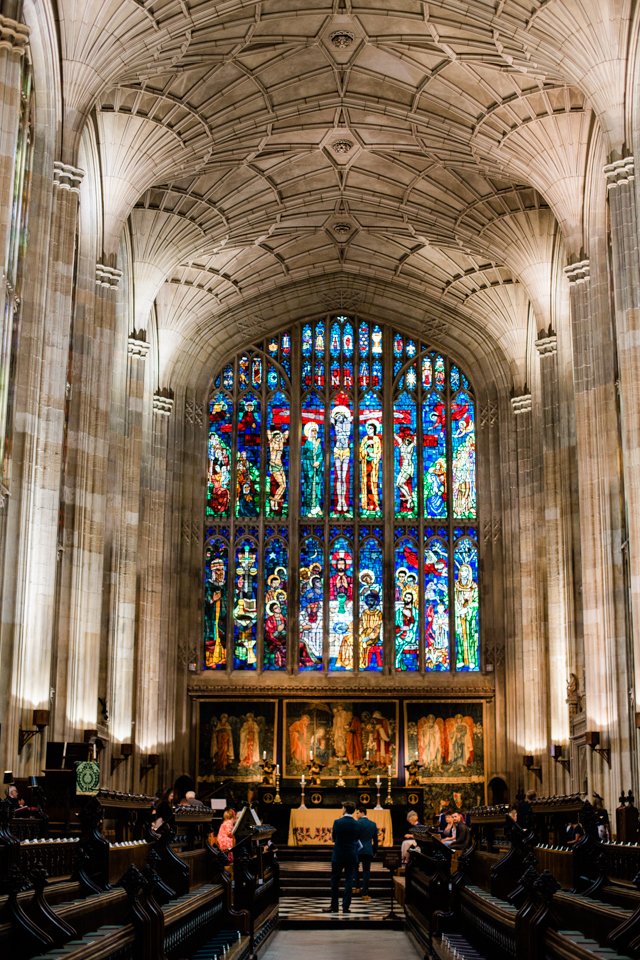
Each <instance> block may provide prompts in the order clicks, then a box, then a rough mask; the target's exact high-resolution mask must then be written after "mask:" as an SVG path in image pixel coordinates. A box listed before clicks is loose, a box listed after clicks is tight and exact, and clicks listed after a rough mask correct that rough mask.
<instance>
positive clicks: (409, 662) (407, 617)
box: [394, 536, 419, 672]
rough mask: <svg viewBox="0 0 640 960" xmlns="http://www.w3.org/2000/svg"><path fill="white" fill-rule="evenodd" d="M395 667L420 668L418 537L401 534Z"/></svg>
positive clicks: (397, 564) (398, 542)
mask: <svg viewBox="0 0 640 960" xmlns="http://www.w3.org/2000/svg"><path fill="white" fill-rule="evenodd" d="M394 619H395V657H394V660H395V669H396V670H398V671H403V672H404V671H415V670H418V668H419V639H418V637H419V588H418V547H417V543H416V541H415V540H414V539H413V538H411V537H407V536H399V537H398V538H397V540H396V548H395V617H394Z"/></svg>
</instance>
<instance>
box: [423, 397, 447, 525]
mask: <svg viewBox="0 0 640 960" xmlns="http://www.w3.org/2000/svg"><path fill="white" fill-rule="evenodd" d="M422 441H423V445H424V453H423V458H424V459H423V471H424V514H425V517H437V518H441V517H446V515H447V418H446V405H445V403H444V401H443V399H442V397H441V395H440V394H439V393H438V392H437V391H435V390H433V391H431V392H430V393H428V394H427V395H426V397H425V398H424V400H423V405H422Z"/></svg>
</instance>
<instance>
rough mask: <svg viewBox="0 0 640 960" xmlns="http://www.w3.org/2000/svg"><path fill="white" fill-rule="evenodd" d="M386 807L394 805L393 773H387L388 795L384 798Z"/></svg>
mask: <svg viewBox="0 0 640 960" xmlns="http://www.w3.org/2000/svg"><path fill="white" fill-rule="evenodd" d="M384 805H385V807H391V806H393V797H392V796H391V774H388V775H387V795H386V797H385V798H384Z"/></svg>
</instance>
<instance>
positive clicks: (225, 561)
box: [204, 536, 229, 670]
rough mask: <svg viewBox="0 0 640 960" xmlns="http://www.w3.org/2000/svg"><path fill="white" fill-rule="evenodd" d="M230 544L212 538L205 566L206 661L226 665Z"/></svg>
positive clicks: (214, 665)
mask: <svg viewBox="0 0 640 960" xmlns="http://www.w3.org/2000/svg"><path fill="white" fill-rule="evenodd" d="M228 573H229V545H228V543H227V542H226V540H223V539H222V538H221V537H219V536H218V537H213V539H211V540H209V542H208V543H207V546H206V549H205V567H204V651H205V652H204V665H205V669H206V670H226V668H227V590H228Z"/></svg>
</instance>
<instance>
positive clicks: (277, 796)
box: [273, 763, 282, 803]
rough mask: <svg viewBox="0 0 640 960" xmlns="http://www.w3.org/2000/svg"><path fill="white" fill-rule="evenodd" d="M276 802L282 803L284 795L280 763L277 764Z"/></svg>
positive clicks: (274, 799)
mask: <svg viewBox="0 0 640 960" xmlns="http://www.w3.org/2000/svg"><path fill="white" fill-rule="evenodd" d="M273 802H274V803H282V797H281V796H280V764H279V763H278V764H276V793H275V796H274V798H273Z"/></svg>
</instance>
